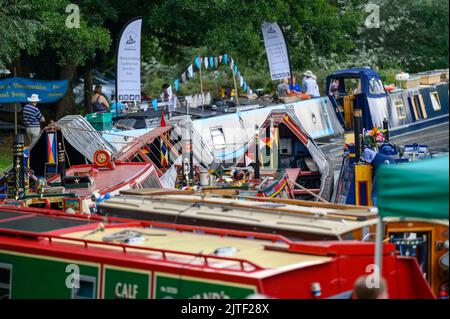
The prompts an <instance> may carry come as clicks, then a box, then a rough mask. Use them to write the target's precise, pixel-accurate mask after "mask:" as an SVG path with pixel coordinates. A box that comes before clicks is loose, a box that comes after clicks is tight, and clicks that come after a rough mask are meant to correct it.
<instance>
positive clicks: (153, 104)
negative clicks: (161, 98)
mask: <svg viewBox="0 0 450 319" xmlns="http://www.w3.org/2000/svg"><path fill="white" fill-rule="evenodd" d="M152 106H153V109H154V110H155V111H158V99H154V100H153V101H152Z"/></svg>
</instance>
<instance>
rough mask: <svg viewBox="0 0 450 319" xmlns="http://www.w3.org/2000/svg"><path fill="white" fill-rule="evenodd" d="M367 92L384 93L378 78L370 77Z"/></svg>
mask: <svg viewBox="0 0 450 319" xmlns="http://www.w3.org/2000/svg"><path fill="white" fill-rule="evenodd" d="M369 93H370V94H384V93H386V92H385V91H384V87H383V83H382V82H381V80H380V79H377V78H371V79H370V81H369Z"/></svg>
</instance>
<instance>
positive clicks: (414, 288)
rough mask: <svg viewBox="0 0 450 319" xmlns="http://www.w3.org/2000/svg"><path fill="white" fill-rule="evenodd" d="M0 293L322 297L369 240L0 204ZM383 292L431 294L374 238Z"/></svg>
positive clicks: (346, 285) (354, 264)
mask: <svg viewBox="0 0 450 319" xmlns="http://www.w3.org/2000/svg"><path fill="white" fill-rule="evenodd" d="M0 238H1V240H0V273H1V276H0V280H1V282H0V284H1V285H0V294H1V298H2V299H7V298H58V299H63V298H64V299H65V298H67V299H70V298H73V299H95V298H105V299H138V298H143V299H147V298H156V299H173V298H180V299H188V298H193V299H230V298H240V299H243V298H247V297H249V296H250V295H253V294H255V293H258V294H264V295H267V296H269V297H272V298H305V299H309V298H311V299H312V298H329V297H333V296H335V295H337V294H340V293H342V292H348V291H351V290H352V288H353V284H354V282H355V280H356V279H357V278H358V277H359V276H360V275H363V274H368V273H367V266H368V265H369V264H372V263H373V258H374V245H373V243H362V242H358V241H349V242H335V241H327V242H320V241H318V242H295V241H290V240H288V239H286V238H284V237H282V236H279V235H270V234H260V233H255V232H245V231H231V230H221V229H216V228H205V227H195V226H185V225H173V224H164V223H155V222H143V221H131V220H117V219H116V220H113V219H105V218H95V216H90V218H86V217H82V216H77V217H74V216H73V215H67V214H64V213H57V212H52V211H50V210H42V209H32V208H28V209H17V208H5V207H2V208H0ZM382 274H383V276H384V277H385V278H386V280H387V283H388V286H389V296H390V298H400V299H402V298H409V299H425V298H435V294H434V293H433V291H432V290H431V288H430V286H429V285H428V283H427V282H426V279H425V278H424V277H423V276H422V274H421V272H420V269H419V266H418V264H417V261H416V260H415V259H414V258H413V257H400V256H398V255H397V253H396V251H395V248H394V246H393V245H392V244H389V243H388V244H385V245H384V253H383V273H382Z"/></svg>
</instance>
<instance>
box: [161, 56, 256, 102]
mask: <svg viewBox="0 0 450 319" xmlns="http://www.w3.org/2000/svg"><path fill="white" fill-rule="evenodd" d="M221 65H229V66H230V69H231V70H234V74H235V76H236V79H237V80H238V81H239V86H240V87H241V88H242V89H243V90H244V92H245V93H248V94H250V95H252V94H253V90H252V89H251V88H250V87H249V86H248V84H247V81H246V80H245V78H244V76H243V75H242V73H241V72H240V71H239V68H238V66H237V63H236V62H235V61H234V59H233V58H232V57H230V56H229V55H228V54H222V55H219V56H204V57H202V56H196V57H195V59H194V61H193V63H191V64H190V65H189V66H188V67H187V69H186V70H185V71H184V72H183V73H181V74H180V76H179V77H178V78H177V79H175V80H174V81H173V89H174V90H175V92H178V90H179V88H180V83H183V84H187V83H188V82H189V80H190V79H193V78H194V77H195V71H194V70H200V68H202V69H205V70H207V69H210V70H213V69H217V68H219V66H221ZM168 91H169V92H170V93H169V95H172V94H171V92H172V86H170V87H169V89H168ZM152 105H153V108H154V109H155V110H156V109H157V108H158V99H156V98H155V99H154V100H153V101H152Z"/></svg>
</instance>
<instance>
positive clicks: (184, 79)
mask: <svg viewBox="0 0 450 319" xmlns="http://www.w3.org/2000/svg"><path fill="white" fill-rule="evenodd" d="M181 82H183V83H186V72H183V73H182V74H181Z"/></svg>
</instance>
